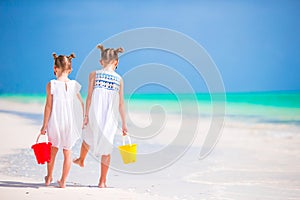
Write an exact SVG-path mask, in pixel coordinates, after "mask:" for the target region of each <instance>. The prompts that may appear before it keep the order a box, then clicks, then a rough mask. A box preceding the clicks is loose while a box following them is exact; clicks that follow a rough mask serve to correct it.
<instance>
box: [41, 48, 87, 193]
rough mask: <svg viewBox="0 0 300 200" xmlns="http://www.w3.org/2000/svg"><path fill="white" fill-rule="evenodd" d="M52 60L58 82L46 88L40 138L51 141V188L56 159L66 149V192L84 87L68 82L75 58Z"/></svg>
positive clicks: (61, 184) (62, 181) (48, 179)
mask: <svg viewBox="0 0 300 200" xmlns="http://www.w3.org/2000/svg"><path fill="white" fill-rule="evenodd" d="M53 57H54V74H55V76H56V80H51V81H50V82H49V83H48V84H47V87H46V92H47V97H46V105H45V110H44V122H43V126H42V128H41V134H43V135H44V134H46V133H47V135H48V140H49V142H51V143H52V147H51V160H50V162H49V163H47V176H45V185H46V186H48V185H50V183H51V182H52V179H53V178H52V174H53V168H54V162H55V157H56V154H57V152H58V149H63V155H64V163H63V169H62V175H61V179H60V180H59V181H58V185H59V187H61V188H64V187H66V179H67V176H68V174H69V171H70V167H71V163H72V162H71V161H72V160H71V149H72V147H73V145H74V144H75V142H76V141H77V140H78V139H79V138H80V135H81V129H82V118H83V109H84V104H83V101H82V98H81V95H80V93H79V91H80V89H81V85H80V84H79V83H78V82H77V81H75V80H70V79H69V78H68V75H69V74H70V73H71V71H72V59H73V58H75V55H74V54H71V55H70V56H65V55H60V56H57V55H56V54H55V53H53Z"/></svg>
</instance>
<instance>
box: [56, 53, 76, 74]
mask: <svg viewBox="0 0 300 200" xmlns="http://www.w3.org/2000/svg"><path fill="white" fill-rule="evenodd" d="M52 56H53V58H54V65H55V66H56V67H57V68H62V70H63V71H65V70H72V59H73V58H75V54H74V53H71V54H70V55H69V56H65V55H59V56H57V55H56V53H53V54H52Z"/></svg>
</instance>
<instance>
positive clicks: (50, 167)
mask: <svg viewBox="0 0 300 200" xmlns="http://www.w3.org/2000/svg"><path fill="white" fill-rule="evenodd" d="M57 151H58V148H56V147H51V158H50V162H49V163H47V176H45V185H46V186H48V185H50V183H51V181H52V179H53V178H52V177H53V168H54V162H55V157H56V154H57Z"/></svg>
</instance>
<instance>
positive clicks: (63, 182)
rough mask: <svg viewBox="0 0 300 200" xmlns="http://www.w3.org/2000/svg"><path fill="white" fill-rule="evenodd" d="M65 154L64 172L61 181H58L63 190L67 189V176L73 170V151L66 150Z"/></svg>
mask: <svg viewBox="0 0 300 200" xmlns="http://www.w3.org/2000/svg"><path fill="white" fill-rule="evenodd" d="M63 153H64V165H63V171H62V175H61V179H60V180H59V181H58V185H59V187H61V188H64V187H66V180H67V176H68V174H69V172H70V168H71V150H66V149H64V150H63Z"/></svg>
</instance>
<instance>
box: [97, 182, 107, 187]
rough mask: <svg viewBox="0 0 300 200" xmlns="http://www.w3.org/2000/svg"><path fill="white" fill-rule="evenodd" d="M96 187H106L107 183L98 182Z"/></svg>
mask: <svg viewBox="0 0 300 200" xmlns="http://www.w3.org/2000/svg"><path fill="white" fill-rule="evenodd" d="M98 187H99V188H107V185H106V183H99V184H98Z"/></svg>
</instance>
